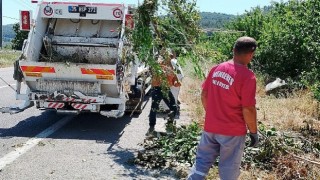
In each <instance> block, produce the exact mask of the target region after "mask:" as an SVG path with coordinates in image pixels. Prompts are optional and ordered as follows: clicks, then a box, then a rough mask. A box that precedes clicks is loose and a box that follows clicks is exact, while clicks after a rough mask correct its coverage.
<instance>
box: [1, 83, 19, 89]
mask: <svg viewBox="0 0 320 180" xmlns="http://www.w3.org/2000/svg"><path fill="white" fill-rule="evenodd" d="M15 85H16V84H10V86H15ZM6 87H9V86H8V85H6V86H0V89H2V88H6Z"/></svg>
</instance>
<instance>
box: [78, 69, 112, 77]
mask: <svg viewBox="0 0 320 180" xmlns="http://www.w3.org/2000/svg"><path fill="white" fill-rule="evenodd" d="M81 73H82V74H93V75H115V74H116V73H115V71H114V70H113V69H92V68H91V69H87V68H81Z"/></svg>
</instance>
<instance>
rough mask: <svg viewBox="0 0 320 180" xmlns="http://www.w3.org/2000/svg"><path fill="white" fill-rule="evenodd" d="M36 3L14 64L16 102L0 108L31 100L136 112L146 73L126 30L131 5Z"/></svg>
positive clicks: (146, 86) (69, 109)
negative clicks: (33, 14)
mask: <svg viewBox="0 0 320 180" xmlns="http://www.w3.org/2000/svg"><path fill="white" fill-rule="evenodd" d="M37 9H38V10H37V13H36V17H35V19H34V21H33V24H32V26H31V30H30V32H29V36H28V39H27V40H25V42H24V44H23V50H22V54H21V56H20V57H19V59H18V60H17V61H16V62H15V64H14V73H13V76H14V79H15V80H16V81H17V83H16V84H17V87H16V99H17V100H23V101H22V104H20V105H18V106H16V107H2V108H0V112H3V113H19V112H22V111H23V110H25V109H27V108H29V107H32V106H36V108H38V109H41V110H46V109H53V110H56V111H57V112H58V113H76V114H77V113H80V112H93V113H100V114H101V115H104V116H107V117H115V118H118V117H121V116H123V115H124V113H125V112H127V111H129V112H130V111H131V112H132V111H135V112H141V110H142V107H141V104H142V102H143V98H144V95H145V94H146V93H147V92H148V91H149V90H150V88H151V87H150V81H151V77H150V72H149V69H148V67H146V66H145V65H144V64H143V63H141V62H140V61H139V59H138V58H137V56H136V55H135V53H134V52H132V47H131V45H130V42H129V41H128V38H127V36H126V32H127V30H128V28H129V29H130V28H134V23H133V15H132V14H133V13H134V6H132V5H125V4H106V3H75V2H60V1H59V2H39V4H38V8H37ZM22 83H24V84H25V85H26V86H27V90H26V92H24V93H22V92H21V84H22Z"/></svg>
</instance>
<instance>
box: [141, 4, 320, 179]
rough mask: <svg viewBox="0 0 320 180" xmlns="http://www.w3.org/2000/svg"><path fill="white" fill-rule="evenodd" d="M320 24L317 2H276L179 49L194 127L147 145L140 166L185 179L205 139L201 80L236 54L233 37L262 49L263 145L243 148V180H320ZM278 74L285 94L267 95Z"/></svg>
mask: <svg viewBox="0 0 320 180" xmlns="http://www.w3.org/2000/svg"><path fill="white" fill-rule="evenodd" d="M318 24H320V1H319V0H306V1H297V0H291V1H289V2H286V3H273V4H272V5H271V6H270V7H268V8H253V9H252V10H251V11H248V12H247V13H245V14H244V15H242V16H240V17H238V18H237V19H235V20H234V21H232V22H231V23H228V24H226V25H225V28H226V30H225V31H224V32H213V33H212V34H211V36H207V35H201V36H199V37H198V38H197V39H198V40H197V43H196V44H194V45H193V46H192V49H191V50H189V51H181V52H182V53H181V54H180V56H179V61H180V62H182V64H183V65H184V70H185V72H186V74H187V77H186V78H185V79H184V82H183V86H182V92H181V94H180V100H181V101H182V103H186V104H187V105H188V106H189V110H190V112H191V115H192V119H193V120H194V122H193V123H192V124H191V125H190V126H189V127H181V129H179V130H178V132H177V134H176V136H175V137H174V136H159V137H154V138H153V139H148V140H145V143H144V144H143V146H144V147H145V150H144V151H143V152H140V153H139V156H138V157H137V158H136V162H137V163H138V164H141V165H144V166H146V167H148V168H170V169H175V170H176V172H177V175H178V177H179V178H184V177H185V176H186V172H187V170H188V169H189V167H190V166H191V165H192V163H193V162H194V159H193V158H194V155H195V154H194V153H195V146H196V143H197V141H198V139H199V137H198V138H197V137H195V136H196V135H197V134H198V135H199V133H200V131H199V130H200V129H201V126H202V123H203V120H204V110H203V108H202V106H201V102H200V92H201V82H202V80H203V78H204V77H205V76H206V74H207V72H208V70H210V68H211V67H212V66H213V65H214V64H217V63H219V62H221V61H225V60H227V59H228V58H231V57H232V54H231V49H232V46H233V43H234V42H235V40H236V39H237V38H238V37H240V36H243V35H247V36H251V37H254V38H255V39H257V40H258V44H259V48H258V50H257V52H256V55H255V59H254V61H253V63H252V64H251V66H250V68H251V69H253V70H254V71H255V72H256V74H257V76H258V89H257V108H258V121H259V132H260V137H261V141H260V145H259V147H258V148H248V147H247V148H246V149H245V155H244V158H243V162H242V173H241V177H240V179H243V180H247V179H258V178H259V179H319V178H320V143H319V142H320V121H319V119H320V118H319V116H320V114H319V101H320V76H319V72H320V66H319V63H320V54H319V52H320V49H319V47H320V41H319V38H318V37H320V31H319V27H318ZM277 77H279V78H281V79H285V80H286V82H287V85H286V86H285V87H284V88H283V89H282V90H281V92H280V93H277V94H270V95H269V94H268V95H267V94H266V93H265V85H266V84H267V83H269V82H271V81H273V80H275V78H277ZM179 133H182V134H183V136H181V135H180V134H179ZM179 147H180V148H179ZM181 149H184V151H183V153H181ZM186 154H189V155H186ZM143 155H146V156H145V157H143ZM183 157H184V158H183ZM156 162H161V163H156ZM217 163H218V162H217ZM218 177H219V176H218V171H217V168H216V167H213V168H212V169H211V171H210V173H209V177H208V179H218Z"/></svg>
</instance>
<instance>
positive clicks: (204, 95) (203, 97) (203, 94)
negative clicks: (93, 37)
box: [201, 90, 208, 110]
mask: <svg viewBox="0 0 320 180" xmlns="http://www.w3.org/2000/svg"><path fill="white" fill-rule="evenodd" d="M207 99H208V91H206V90H202V92H201V102H202V106H203V108H204V110H206V109H207Z"/></svg>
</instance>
